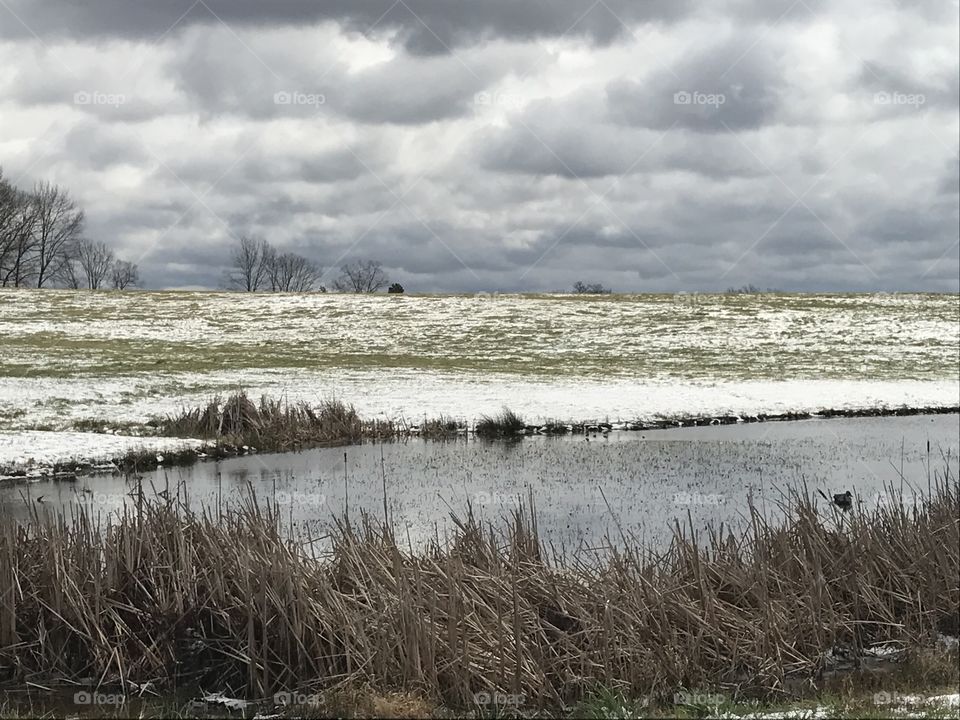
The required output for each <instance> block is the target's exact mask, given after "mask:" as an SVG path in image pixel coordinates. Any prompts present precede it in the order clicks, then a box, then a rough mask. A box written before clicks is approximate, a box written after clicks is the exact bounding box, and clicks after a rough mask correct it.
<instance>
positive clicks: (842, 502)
mask: <svg viewBox="0 0 960 720" xmlns="http://www.w3.org/2000/svg"><path fill="white" fill-rule="evenodd" d="M817 492H819V493H820V494H821V495H822V496H823V499H824V500H826V501H827V502H830V498H828V497H827V496H826V494H825V493H824V492H823V491H821V490H818V491H817ZM833 504H834V505H836V506H837V507H838V508H840V509H841V510H843V511H844V512H846V511H848V510H851V509H853V493H851V492H850V491H849V490H847V491H846V492H842V493H834V495H833Z"/></svg>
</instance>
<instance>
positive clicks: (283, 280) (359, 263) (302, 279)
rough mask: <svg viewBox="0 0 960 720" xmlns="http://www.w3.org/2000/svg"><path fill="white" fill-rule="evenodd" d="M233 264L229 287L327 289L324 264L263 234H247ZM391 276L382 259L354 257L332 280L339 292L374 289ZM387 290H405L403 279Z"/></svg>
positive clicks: (252, 290)
mask: <svg viewBox="0 0 960 720" xmlns="http://www.w3.org/2000/svg"><path fill="white" fill-rule="evenodd" d="M232 260H233V266H232V268H231V269H230V271H229V272H228V274H227V287H229V288H230V289H231V290H239V291H242V292H322V293H325V292H327V288H326V286H324V285H322V284H321V282H320V281H321V279H322V278H323V275H324V268H323V266H321V265H319V264H317V263H315V262H314V261H312V260H310V259H309V258H306V257H304V256H303V255H299V254H297V253H293V252H279V251H278V250H277V249H276V248H274V247H273V245H271V244H270V243H269V242H267V241H266V240H264V239H263V238H256V237H252V236H249V235H244V236H241V237H240V238H239V240H238V241H237V243H236V245H235V246H234V249H233V254H232ZM388 284H389V280H388V278H387V274H386V272H384V270H383V267H382V266H381V264H380V263H379V262H376V261H373V260H355V261H352V262H348V263H345V264H344V265H342V266H341V267H340V274H339V276H338V277H337V278H336V279H335V280H334V281H333V286H332V287H333V289H334V290H335V291H336V292H349V293H375V292H379V291H380V290H382V289H383V288H385V287H387V285H388ZM387 292H391V293H402V292H403V287H402V286H401V285H400V283H393V284H392V285H390V286H389V288H388V290H387Z"/></svg>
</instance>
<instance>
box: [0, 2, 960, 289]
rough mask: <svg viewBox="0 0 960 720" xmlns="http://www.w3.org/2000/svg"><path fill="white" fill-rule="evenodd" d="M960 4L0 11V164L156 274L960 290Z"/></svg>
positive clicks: (213, 282)
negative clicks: (252, 245)
mask: <svg viewBox="0 0 960 720" xmlns="http://www.w3.org/2000/svg"><path fill="white" fill-rule="evenodd" d="M958 16H960V10H958V3H957V0H833V1H832V2H827V1H826V0H795V1H793V0H709V1H705V2H694V1H693V0H596V2H593V1H592V0H396V1H391V0H318V1H309V0H269V1H267V0H196V1H195V2H194V1H193V0H83V1H81V0H0V167H2V168H3V171H4V175H5V176H6V177H8V178H9V179H11V180H14V181H16V182H17V184H19V185H21V186H25V187H26V186H29V185H31V184H32V183H33V182H34V181H36V180H39V179H49V180H52V181H55V182H57V183H60V184H63V185H65V186H66V187H68V188H69V189H70V190H71V191H72V193H73V194H74V195H75V196H76V197H77V198H78V200H79V201H80V203H81V204H82V206H83V207H84V208H85V209H86V212H87V218H88V235H89V236H90V237H91V238H93V239H99V240H104V241H106V242H107V243H109V244H111V245H112V246H114V247H115V248H116V250H117V253H118V254H119V255H121V256H123V257H125V258H127V259H130V260H135V261H137V262H139V264H140V268H141V276H142V277H143V279H144V280H145V285H146V286H148V287H155V288H161V287H217V286H218V285H220V284H221V282H222V280H221V278H222V276H223V271H224V268H225V266H226V265H227V264H228V263H229V255H230V246H231V244H232V243H234V242H235V238H236V237H237V236H239V235H241V234H255V235H260V236H263V237H265V238H267V239H269V240H270V241H272V242H273V243H274V244H276V245H277V246H279V247H283V248H286V249H290V250H295V251H298V252H301V253H303V254H305V255H308V256H310V257H312V258H314V259H315V260H317V261H318V262H320V263H322V264H323V265H324V266H327V267H334V268H335V267H336V266H339V265H341V264H342V263H343V262H344V261H346V260H350V259H361V258H372V259H376V260H379V261H381V262H382V263H383V265H384V267H385V268H387V270H388V273H389V275H390V277H391V279H393V280H398V281H400V282H401V283H403V284H404V285H405V286H406V287H407V289H408V291H421V292H454V291H456V292H474V291H479V290H485V291H492V290H502V291H509V290H528V291H537V290H543V291H549V290H557V289H564V288H568V287H569V286H570V285H571V284H572V283H573V282H574V281H576V280H578V279H582V280H584V281H588V282H602V283H604V284H605V285H608V286H610V287H612V288H614V289H615V290H618V291H653V292H661V291H665V292H670V291H679V290H686V291H698V290H712V289H713V290H715V289H724V288H726V287H728V286H732V285H741V284H744V283H753V284H755V285H759V286H763V287H776V288H781V289H785V290H921V289H922V290H946V291H957V290H958V284H960V281H958V274H960V268H958V265H960V259H958V256H960V249H958V223H960V219H958V191H960V181H958V133H960V119H958V105H960V98H958V63H960V59H958V58H960V52H958V35H960V28H958V25H960V22H958ZM332 274H333V272H332V271H331V275H332ZM330 279H332V278H331V276H328V277H327V281H329V280H330Z"/></svg>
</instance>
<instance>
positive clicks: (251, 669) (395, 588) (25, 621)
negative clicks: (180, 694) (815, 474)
mask: <svg viewBox="0 0 960 720" xmlns="http://www.w3.org/2000/svg"><path fill="white" fill-rule="evenodd" d="M894 500H896V498H895V497H894ZM785 502H786V501H785ZM784 509H785V511H786V519H785V520H784V521H783V522H782V523H778V524H777V525H775V526H770V525H768V524H766V523H765V522H764V520H763V517H762V516H761V514H760V513H759V512H758V511H756V510H754V509H752V508H750V509H749V520H748V522H747V524H746V526H745V527H744V528H743V529H742V532H734V531H732V530H731V529H730V528H726V527H717V528H714V529H712V530H710V531H709V532H707V533H705V534H699V533H696V532H694V531H693V530H690V529H689V528H687V527H684V525H683V524H680V523H678V524H677V525H676V526H675V527H674V533H673V539H672V542H671V543H670V544H669V547H667V548H666V549H665V550H662V551H659V552H653V551H652V550H644V549H642V548H639V547H637V546H636V545H635V544H634V543H633V542H632V540H631V539H630V538H629V537H627V536H626V535H624V536H623V537H622V538H616V539H614V540H613V541H612V542H611V543H610V546H609V547H607V548H606V549H605V551H604V553H602V554H601V555H598V556H596V557H593V558H592V559H591V558H587V557H585V556H581V557H579V558H578V559H566V560H564V559H561V558H559V557H555V556H553V555H551V553H549V552H548V550H547V546H546V545H545V543H544V540H545V539H544V538H540V537H539V535H538V530H537V524H536V518H535V514H534V512H533V510H532V508H531V507H530V505H529V503H527V504H526V505H525V506H524V507H522V508H520V509H519V510H517V511H516V512H515V513H514V514H513V515H512V517H510V518H508V519H507V521H506V526H505V529H501V530H500V531H497V530H495V529H494V528H493V527H491V526H485V525H481V524H480V523H479V522H478V521H476V520H475V519H474V518H473V517H472V515H470V514H469V513H468V514H467V516H466V517H462V518H455V522H456V523H457V533H456V537H455V539H454V540H453V541H452V542H450V543H448V544H443V545H441V544H440V543H433V544H432V545H431V546H430V547H428V548H427V549H426V550H424V551H421V552H417V553H414V552H412V551H410V550H408V549H405V542H404V541H403V540H402V539H398V538H397V537H395V535H394V534H393V532H392V531H391V529H390V528H389V527H385V526H384V524H383V523H382V522H380V521H377V520H374V519H373V518H372V517H369V516H362V517H360V518H359V519H358V520H357V521H355V522H353V523H351V522H349V521H348V520H347V519H346V518H343V519H341V520H340V521H339V522H337V523H336V528H335V531H334V533H333V539H332V547H331V550H330V551H329V555H324V556H323V557H322V558H317V557H314V556H312V555H310V554H309V553H307V552H305V551H304V549H303V547H302V546H300V545H298V544H297V543H296V542H294V541H293V540H291V539H289V538H288V537H287V536H286V535H285V534H284V531H283V527H282V522H281V518H280V517H279V516H278V514H277V513H276V511H275V509H274V508H272V507H270V506H266V505H263V504H259V503H258V502H257V501H256V500H255V499H254V500H250V501H249V504H247V505H246V506H244V507H242V508H240V509H236V510H233V511H230V512H223V513H222V517H218V516H219V515H221V513H220V512H213V513H205V512H204V513H195V512H191V511H189V510H187V509H186V508H185V507H183V506H182V505H180V504H178V503H177V502H176V501H174V500H170V501H160V500H144V499H141V500H140V501H139V502H138V504H137V506H136V507H135V508H134V507H132V508H130V509H128V510H127V511H126V512H125V513H124V514H122V515H120V516H118V517H117V518H115V519H113V520H111V521H109V522H108V523H107V524H105V525H103V526H98V525H97V524H96V523H95V521H94V520H93V518H91V517H90V516H89V515H87V514H85V513H84V512H82V511H80V512H79V514H78V515H77V516H76V517H74V518H72V520H70V521H68V519H66V518H63V517H58V516H51V515H45V514H41V512H40V510H39V509H37V508H35V509H34V511H33V515H32V518H31V519H30V521H29V522H26V523H17V522H15V521H13V520H11V519H8V518H2V519H0V593H2V606H0V608H2V609H0V679H2V680H15V681H20V682H23V681H26V680H29V681H31V682H35V683H41V684H42V683H49V682H55V681H56V680H57V679H58V678H68V679H69V678H95V679H96V681H97V682H99V683H103V684H110V685H117V684H119V685H123V684H126V683H131V682H136V683H145V682H153V683H155V684H156V686H157V687H164V686H167V687H170V686H172V685H174V684H185V683H191V684H192V683H200V684H202V686H203V687H205V688H207V689H210V688H217V689H223V690H227V691H229V692H245V693H247V694H248V695H249V696H265V695H267V694H268V693H271V692H275V691H278V690H280V689H287V690H291V689H298V690H304V689H316V690H320V689H328V688H330V687H333V686H336V685H338V684H344V685H352V684H363V685H364V686H367V687H370V688H373V689H375V690H378V691H389V690H409V691H414V692H416V693H418V694H419V695H421V696H424V697H429V698H430V699H432V700H434V701H436V702H442V703H445V704H447V705H451V706H455V707H463V706H465V705H467V704H469V703H470V701H471V698H472V697H473V695H474V693H477V692H503V693H510V694H516V695H522V696H523V697H524V704H525V706H528V707H529V706H544V707H558V706H560V705H569V704H571V703H573V702H575V701H577V700H578V699H580V698H581V697H583V696H584V695H586V694H587V693H590V692H592V691H594V690H595V689H596V688H598V687H605V688H616V689H617V690H618V691H621V692H623V694H624V695H626V696H628V697H629V696H635V697H636V696H641V695H643V696H651V695H653V696H657V695H661V696H664V697H669V696H670V694H672V693H674V692H676V691H677V690H678V689H679V688H706V687H711V688H723V689H724V690H725V691H726V692H728V693H730V694H735V693H738V692H739V693H745V692H749V693H760V694H775V693H777V692H778V691H780V690H782V689H783V688H784V687H785V685H786V684H788V683H789V682H790V680H791V678H796V679H800V680H810V679H814V678H816V677H817V676H818V674H819V673H820V672H822V670H823V668H824V662H825V657H826V654H827V653H828V651H830V650H831V648H834V647H835V646H838V645H840V646H843V647H846V648H848V649H851V650H852V651H853V653H854V654H856V653H857V651H858V649H862V648H864V647H867V646H869V645H871V644H873V643H881V642H887V641H895V642H898V643H902V644H903V645H904V646H905V647H908V648H909V647H920V646H922V645H924V644H926V643H928V642H929V641H930V640H931V639H932V638H934V637H935V636H936V634H937V632H945V633H953V634H956V633H957V630H958V628H957V618H958V613H960V588H958V577H960V530H958V516H960V493H958V486H957V481H956V479H955V478H951V477H946V478H943V477H941V478H940V479H939V480H938V481H937V482H936V484H935V486H934V487H933V489H932V491H931V494H930V496H929V497H928V498H926V500H925V502H923V503H922V504H920V505H917V506H910V507H907V506H904V505H903V504H902V503H898V502H891V503H890V504H886V505H882V506H880V507H877V508H872V509H869V510H857V511H855V512H853V513H851V514H840V513H838V512H835V511H834V509H831V508H826V509H825V508H822V507H820V508H818V507H817V506H816V500H815V498H813V497H810V496H807V495H803V494H801V495H796V496H793V497H792V498H791V499H790V500H789V507H785V508H784ZM501 527H503V526H501Z"/></svg>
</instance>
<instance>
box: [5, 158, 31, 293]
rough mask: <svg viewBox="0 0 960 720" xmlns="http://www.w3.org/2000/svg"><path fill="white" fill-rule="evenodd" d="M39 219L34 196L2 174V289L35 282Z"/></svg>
mask: <svg viewBox="0 0 960 720" xmlns="http://www.w3.org/2000/svg"><path fill="white" fill-rule="evenodd" d="M35 220H36V206H35V204H34V203H33V202H32V201H31V198H30V196H29V195H28V194H27V193H25V192H23V191H21V190H19V189H18V188H16V187H14V186H13V185H12V184H11V183H10V182H8V181H7V180H5V179H4V178H3V173H2V171H0V286H7V285H12V286H14V287H21V286H23V285H26V284H28V283H30V282H31V281H32V279H33V275H34V270H35V262H34V260H35V258H34V252H33V249H34V233H33V227H34V223H35Z"/></svg>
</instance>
